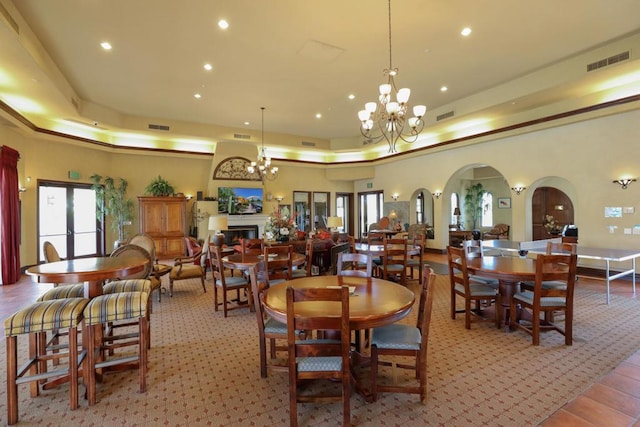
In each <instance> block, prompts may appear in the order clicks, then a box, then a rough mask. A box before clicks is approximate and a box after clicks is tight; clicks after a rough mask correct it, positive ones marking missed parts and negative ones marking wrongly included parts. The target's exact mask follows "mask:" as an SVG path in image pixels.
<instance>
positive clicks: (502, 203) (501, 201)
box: [498, 197, 511, 209]
mask: <svg viewBox="0 0 640 427" xmlns="http://www.w3.org/2000/svg"><path fill="white" fill-rule="evenodd" d="M498 209H511V197H499V198H498Z"/></svg>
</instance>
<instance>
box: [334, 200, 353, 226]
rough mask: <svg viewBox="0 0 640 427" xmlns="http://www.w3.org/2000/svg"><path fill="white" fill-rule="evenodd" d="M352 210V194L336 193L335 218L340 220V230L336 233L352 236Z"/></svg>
mask: <svg viewBox="0 0 640 427" xmlns="http://www.w3.org/2000/svg"><path fill="white" fill-rule="evenodd" d="M352 210H353V193H336V216H338V217H340V218H342V228H338V231H340V232H342V233H349V234H353V233H352V231H351V228H352V227H353V219H352V218H351V211H352Z"/></svg>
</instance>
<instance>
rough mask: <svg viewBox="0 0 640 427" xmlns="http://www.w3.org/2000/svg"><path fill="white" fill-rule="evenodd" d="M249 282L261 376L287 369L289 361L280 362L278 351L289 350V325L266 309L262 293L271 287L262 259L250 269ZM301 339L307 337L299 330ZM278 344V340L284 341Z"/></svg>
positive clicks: (264, 376)
mask: <svg viewBox="0 0 640 427" xmlns="http://www.w3.org/2000/svg"><path fill="white" fill-rule="evenodd" d="M249 282H250V283H251V293H252V295H253V304H254V307H255V313H256V318H257V321H258V340H259V347H260V376H261V377H262V378H266V377H267V373H268V371H269V370H272V371H287V370H288V363H287V362H286V361H282V362H281V363H278V360H276V358H277V352H279V351H281V352H286V351H287V344H286V340H287V325H286V324H285V323H282V322H280V321H278V320H275V319H273V318H272V317H270V316H269V315H267V313H266V312H265V310H264V305H263V304H262V295H263V294H264V293H265V292H266V291H267V289H269V287H270V284H269V275H268V274H267V270H266V266H265V263H264V261H260V262H259V263H257V264H256V265H255V266H253V267H251V268H250V269H249ZM297 334H298V336H299V337H300V338H301V339H304V338H306V333H305V332H304V331H297ZM283 340H284V342H283V343H281V344H280V345H278V341H283ZM267 341H268V342H269V357H267Z"/></svg>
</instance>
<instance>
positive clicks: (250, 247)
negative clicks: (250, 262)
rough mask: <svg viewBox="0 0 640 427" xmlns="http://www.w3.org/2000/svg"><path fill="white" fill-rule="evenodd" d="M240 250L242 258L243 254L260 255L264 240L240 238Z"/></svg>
mask: <svg viewBox="0 0 640 427" xmlns="http://www.w3.org/2000/svg"><path fill="white" fill-rule="evenodd" d="M240 250H241V252H240V253H241V254H242V259H243V260H244V256H245V255H260V254H262V252H263V250H264V242H263V241H262V239H244V238H241V239H240Z"/></svg>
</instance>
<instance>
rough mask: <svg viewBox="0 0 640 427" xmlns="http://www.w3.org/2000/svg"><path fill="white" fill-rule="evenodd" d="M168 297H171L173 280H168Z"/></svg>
mask: <svg viewBox="0 0 640 427" xmlns="http://www.w3.org/2000/svg"><path fill="white" fill-rule="evenodd" d="M169 296H170V297H172V296H173V280H172V279H169Z"/></svg>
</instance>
